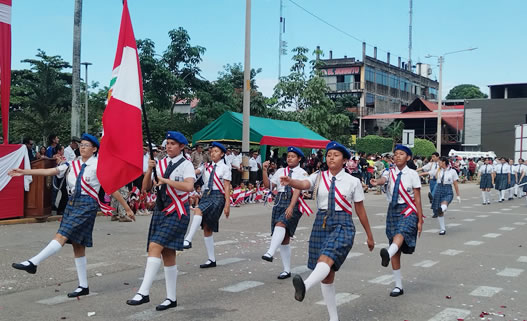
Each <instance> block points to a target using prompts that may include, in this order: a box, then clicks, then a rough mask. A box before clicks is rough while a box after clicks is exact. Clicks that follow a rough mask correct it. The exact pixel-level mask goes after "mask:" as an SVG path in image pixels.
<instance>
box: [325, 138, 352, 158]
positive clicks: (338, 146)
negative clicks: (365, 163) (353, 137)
mask: <svg viewBox="0 0 527 321" xmlns="http://www.w3.org/2000/svg"><path fill="white" fill-rule="evenodd" d="M332 149H336V150H338V151H340V152H341V153H342V155H343V156H344V158H346V159H350V158H351V153H350V152H349V150H348V149H347V148H346V146H344V145H342V144H340V143H337V142H335V141H331V142H329V143H328V144H327V145H326V154H327V152H328V151H330V150H332Z"/></svg>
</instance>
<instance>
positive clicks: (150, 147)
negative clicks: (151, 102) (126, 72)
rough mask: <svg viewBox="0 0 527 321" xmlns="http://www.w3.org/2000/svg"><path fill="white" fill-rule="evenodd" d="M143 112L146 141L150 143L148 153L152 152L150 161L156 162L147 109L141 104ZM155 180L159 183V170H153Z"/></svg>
mask: <svg viewBox="0 0 527 321" xmlns="http://www.w3.org/2000/svg"><path fill="white" fill-rule="evenodd" d="M141 110H142V111H143V119H144V123H145V131H146V141H147V142H148V151H149V152H150V160H154V151H153V150H152V138H151V137H150V128H149V127H148V118H147V116H146V108H145V105H144V104H141ZM153 173H154V180H155V181H156V182H157V181H158V180H157V170H156V167H155V166H154V168H153Z"/></svg>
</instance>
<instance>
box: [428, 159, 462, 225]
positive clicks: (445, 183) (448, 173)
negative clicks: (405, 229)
mask: <svg viewBox="0 0 527 321" xmlns="http://www.w3.org/2000/svg"><path fill="white" fill-rule="evenodd" d="M436 177H437V186H436V189H435V193H434V200H433V202H432V206H431V207H432V210H433V211H434V216H433V217H434V218H435V217H437V220H438V221H439V235H445V234H446V227H445V213H446V211H447V209H448V205H450V203H451V202H452V199H454V193H453V192H452V185H454V188H455V190H456V195H457V197H456V198H457V201H458V202H459V203H461V197H460V195H459V186H458V183H457V180H458V179H459V176H458V175H457V172H456V170H455V169H453V168H452V167H450V161H449V160H448V158H447V157H444V156H443V157H441V158H440V159H439V170H438V171H437V174H436Z"/></svg>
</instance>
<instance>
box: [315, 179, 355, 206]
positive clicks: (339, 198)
mask: <svg viewBox="0 0 527 321" xmlns="http://www.w3.org/2000/svg"><path fill="white" fill-rule="evenodd" d="M321 175H322V181H323V182H324V185H325V186H326V188H327V190H328V193H329V189H330V186H331V184H330V179H329V171H325V172H322V173H321ZM335 204H336V205H338V206H340V208H342V210H343V211H344V212H346V213H348V214H349V215H352V214H353V211H352V209H353V208H352V206H351V203H350V202H349V201H348V200H347V199H346V198H345V197H344V196H343V195H342V194H341V193H340V191H339V189H338V188H337V185H336V184H335Z"/></svg>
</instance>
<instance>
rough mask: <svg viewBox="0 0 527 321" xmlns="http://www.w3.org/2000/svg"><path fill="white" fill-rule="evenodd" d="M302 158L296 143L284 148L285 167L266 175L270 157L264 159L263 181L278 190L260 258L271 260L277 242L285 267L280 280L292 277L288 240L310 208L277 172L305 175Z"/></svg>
mask: <svg viewBox="0 0 527 321" xmlns="http://www.w3.org/2000/svg"><path fill="white" fill-rule="evenodd" d="M302 158H304V153H303V152H302V151H301V150H300V149H299V148H297V147H293V146H290V147H288V148H287V167H284V168H280V169H279V170H278V173H276V174H275V175H273V177H272V178H271V179H269V177H268V174H267V169H268V168H269V164H270V162H269V161H266V162H264V163H263V184H264V186H265V187H266V188H269V189H271V190H272V188H273V186H271V185H274V186H277V190H278V194H277V195H276V198H275V204H274V206H273V213H272V217H271V235H272V238H271V244H270V246H269V249H268V250H267V252H266V253H265V254H264V255H263V256H262V259H263V260H265V261H268V262H273V255H274V253H275V252H276V250H277V249H278V246H280V256H281V257H282V264H283V266H284V270H283V272H282V273H280V275H278V279H280V280H283V279H287V278H289V277H291V247H290V245H289V242H290V240H291V237H292V236H293V235H294V234H295V231H296V227H297V225H298V222H299V221H300V218H301V217H302V214H303V213H306V214H307V215H309V214H310V213H312V212H311V209H310V208H309V207H308V206H307V204H306V203H305V201H304V199H303V198H302V196H301V193H302V191H301V190H299V189H295V190H294V191H293V189H292V188H291V187H290V186H284V185H281V184H280V176H288V177H291V178H293V179H296V180H305V179H307V172H306V171H305V170H304V169H303V168H301V167H300V161H301V160H302Z"/></svg>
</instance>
